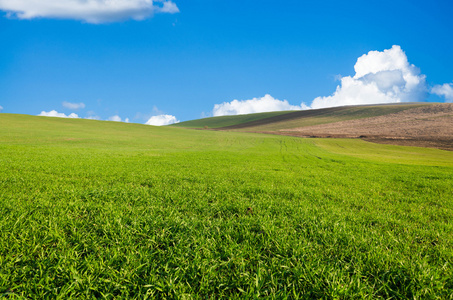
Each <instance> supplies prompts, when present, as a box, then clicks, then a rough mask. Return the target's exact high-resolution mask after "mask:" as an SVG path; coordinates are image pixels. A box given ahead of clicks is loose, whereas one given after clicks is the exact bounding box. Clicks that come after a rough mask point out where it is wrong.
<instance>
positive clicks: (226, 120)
mask: <svg viewBox="0 0 453 300" xmlns="http://www.w3.org/2000/svg"><path fill="white" fill-rule="evenodd" d="M287 113H290V112H289V111H274V112H266V113H258V114H248V115H236V116H220V117H211V118H203V119H197V120H191V121H185V122H180V123H176V124H172V125H170V126H172V127H187V128H221V127H227V126H235V125H239V124H244V123H248V122H253V121H257V120H261V119H268V118H270V117H274V116H279V115H285V114H287Z"/></svg>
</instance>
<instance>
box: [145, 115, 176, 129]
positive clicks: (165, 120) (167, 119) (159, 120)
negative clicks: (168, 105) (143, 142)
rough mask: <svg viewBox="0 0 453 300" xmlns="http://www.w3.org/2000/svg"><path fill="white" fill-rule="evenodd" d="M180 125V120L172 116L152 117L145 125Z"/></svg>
mask: <svg viewBox="0 0 453 300" xmlns="http://www.w3.org/2000/svg"><path fill="white" fill-rule="evenodd" d="M175 123H179V120H178V119H177V118H176V117H175V116H172V115H158V116H152V117H151V118H149V120H148V121H147V122H146V123H145V124H146V125H154V126H164V125H170V124H175Z"/></svg>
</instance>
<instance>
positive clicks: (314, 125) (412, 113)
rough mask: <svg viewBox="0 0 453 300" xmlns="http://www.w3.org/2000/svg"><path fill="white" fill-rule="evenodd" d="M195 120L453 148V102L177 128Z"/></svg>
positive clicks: (246, 117)
mask: <svg viewBox="0 0 453 300" xmlns="http://www.w3.org/2000/svg"><path fill="white" fill-rule="evenodd" d="M191 124H197V125H198V128H203V127H205V128H212V129H216V130H228V131H247V132H260V133H271V134H281V135H291V136H299V137H328V138H362V139H366V140H368V141H372V142H377V143H390V144H398V145H409V146H421V147H433V148H440V149H446V150H453V104H449V103H444V104H439V103H405V104H390V105H364V106H344V107H333V108H325V109H316V110H303V111H292V112H284V113H281V114H275V115H268V114H252V115H242V116H225V117H214V118H206V119H200V120H196V121H189V122H182V123H180V124H179V125H178V126H179V127H191V126H190V125H191ZM207 124H209V126H208V125H207ZM225 124H228V125H227V126H224V125H225Z"/></svg>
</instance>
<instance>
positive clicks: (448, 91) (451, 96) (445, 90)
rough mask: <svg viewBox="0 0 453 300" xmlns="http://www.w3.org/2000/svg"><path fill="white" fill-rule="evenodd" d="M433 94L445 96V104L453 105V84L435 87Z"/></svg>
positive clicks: (432, 90)
mask: <svg viewBox="0 0 453 300" xmlns="http://www.w3.org/2000/svg"><path fill="white" fill-rule="evenodd" d="M431 93H433V94H436V95H439V96H444V97H445V102H449V103H453V84H451V83H444V84H443V85H439V84H438V85H435V86H433V88H432V89H431Z"/></svg>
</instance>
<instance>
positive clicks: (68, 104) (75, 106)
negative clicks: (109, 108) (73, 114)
mask: <svg viewBox="0 0 453 300" xmlns="http://www.w3.org/2000/svg"><path fill="white" fill-rule="evenodd" d="M62 105H63V107H66V108H69V109H72V110H78V109H81V108H85V103H82V102H80V103H71V102H66V101H63V103H62Z"/></svg>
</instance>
